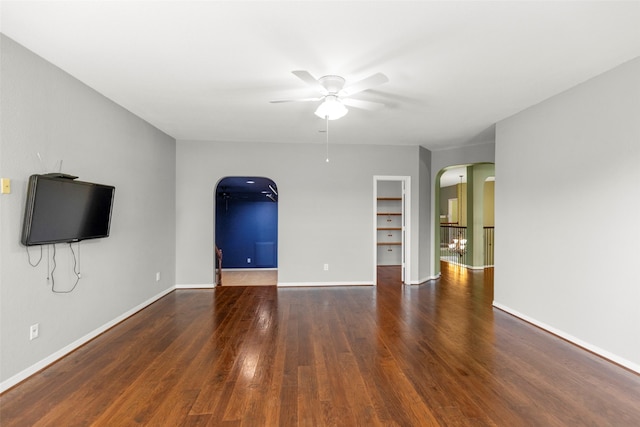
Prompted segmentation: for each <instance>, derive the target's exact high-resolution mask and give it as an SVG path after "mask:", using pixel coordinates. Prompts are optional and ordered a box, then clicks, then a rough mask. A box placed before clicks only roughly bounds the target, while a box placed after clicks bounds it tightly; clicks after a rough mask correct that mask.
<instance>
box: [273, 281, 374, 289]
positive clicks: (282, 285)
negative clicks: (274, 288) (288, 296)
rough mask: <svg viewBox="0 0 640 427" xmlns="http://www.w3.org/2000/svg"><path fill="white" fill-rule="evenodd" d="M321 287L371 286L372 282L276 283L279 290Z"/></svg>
mask: <svg viewBox="0 0 640 427" xmlns="http://www.w3.org/2000/svg"><path fill="white" fill-rule="evenodd" d="M323 286H373V282H278V287H279V288H295V287H301V288H304V287H306V288H309V287H323Z"/></svg>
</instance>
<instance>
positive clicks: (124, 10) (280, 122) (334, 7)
mask: <svg viewBox="0 0 640 427" xmlns="http://www.w3.org/2000/svg"><path fill="white" fill-rule="evenodd" d="M1 7H2V10H1V11H0V12H1V14H2V17H1V26H0V30H1V31H2V32H3V33H5V34H6V35H8V36H9V37H11V38H13V39H14V40H16V41H17V42H19V43H20V44H22V45H24V46H25V47H27V48H28V49H30V50H32V51H34V52H35V53H37V54H39V55H41V56H42V57H44V58H45V59H47V60H48V61H50V62H52V63H53V64H55V65H57V66H59V67H60V68H62V69H63V70H65V71H67V72H68V73H70V74H72V75H73V76H75V77H76V78H78V79H79V80H81V81H83V82H85V83H86V84H87V85H89V86H91V87H92V88H94V89H95V90H97V91H98V92H100V93H102V94H104V95H105V96H107V97H109V98H110V99H112V100H113V101H115V102H117V103H118V104H120V105H122V106H123V107H125V108H126V109H128V110H130V111H132V112H133V113H135V114H137V115H138V116H140V117H142V118H144V119H145V120H147V121H149V122H150V123H152V124H153V125H155V126H156V127H158V128H160V129H161V130H163V131H164V132H166V133H168V134H169V135H171V136H173V137H175V138H177V139H194V140H217V141H269V142H300V143H313V142H316V143H322V142H324V138H325V136H324V134H323V133H320V132H318V131H319V130H321V129H323V128H324V123H323V121H322V120H321V119H319V118H317V117H316V116H315V115H314V114H313V112H314V110H315V107H316V104H315V103H286V104H271V103H269V101H270V100H275V99H283V98H292V97H309V96H314V95H315V93H314V92H313V91H310V90H309V88H308V86H306V85H305V84H304V83H303V82H302V81H300V80H299V79H298V78H297V77H295V76H294V75H293V74H291V71H292V70H308V71H309V72H310V73H311V74H313V75H314V76H315V77H320V76H322V75H325V74H339V75H341V76H343V77H345V78H346V79H347V84H348V83H349V82H354V81H357V80H360V79H362V78H365V77H367V76H369V75H371V74H374V73H377V72H381V73H384V74H385V75H387V76H388V78H389V82H388V83H386V84H384V85H382V86H379V87H377V88H375V89H372V90H370V91H366V92H362V93H360V94H358V95H357V96H355V97H358V98H360V99H366V100H372V101H379V102H384V103H385V104H386V107H385V108H384V109H382V110H378V111H364V110H357V109H355V108H350V111H349V114H348V115H347V116H346V117H344V118H342V119H340V120H337V121H333V122H331V123H330V128H331V131H330V132H331V133H330V135H331V142H332V143H370V144H404V145H422V146H424V147H427V148H430V149H442V148H447V147H453V146H462V145H465V144H473V143H478V142H483V141H486V140H489V139H491V138H492V137H493V124H494V123H496V122H498V121H500V120H502V119H504V118H506V117H509V116H510V115H512V114H514V113H517V112H519V111H521V110H523V109H525V108H527V107H529V106H531V105H533V104H536V103H538V102H540V101H542V100H544V99H546V98H548V97H550V96H553V95H555V94H557V93H559V92H562V91H564V90H566V89H568V88H570V87H572V86H574V85H576V84H579V83H581V82H583V81H585V80H587V79H589V78H591V77H593V76H595V75H598V74H600V73H602V72H604V71H607V70H609V69H611V68H613V67H615V66H617V65H619V64H621V63H623V62H626V61H628V60H630V59H632V58H634V57H637V56H640V25H639V24H638V23H639V22H640V2H638V1H627V2H611V1H603V2H583V1H552V2H539V1H534V2H521V1H510V2H507V1H503V2H484V1H471V2H457V1H446V2H434V1H377V2H373V1H354V2H344V1H278V2H272V1H256V2H246V1H165V2H158V1H44V2H35V1H18V2H14V1H2V3H1Z"/></svg>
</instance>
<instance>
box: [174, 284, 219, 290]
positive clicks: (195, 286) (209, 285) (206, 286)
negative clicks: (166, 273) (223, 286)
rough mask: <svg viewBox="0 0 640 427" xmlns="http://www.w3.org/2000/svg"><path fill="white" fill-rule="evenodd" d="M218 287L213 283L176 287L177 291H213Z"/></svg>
mask: <svg viewBox="0 0 640 427" xmlns="http://www.w3.org/2000/svg"><path fill="white" fill-rule="evenodd" d="M215 287H216V285H214V284H213V283H202V284H191V285H189V284H181V285H176V287H175V288H176V289H213V288H215Z"/></svg>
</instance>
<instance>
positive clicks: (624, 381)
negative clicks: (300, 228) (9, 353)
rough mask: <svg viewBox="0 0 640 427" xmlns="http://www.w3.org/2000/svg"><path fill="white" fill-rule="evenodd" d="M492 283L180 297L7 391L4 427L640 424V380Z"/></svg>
mask: <svg viewBox="0 0 640 427" xmlns="http://www.w3.org/2000/svg"><path fill="white" fill-rule="evenodd" d="M492 274H493V272H492V270H485V271H484V272H482V271H481V272H471V271H467V270H465V269H460V268H456V267H451V268H449V267H448V266H447V264H443V276H442V278H441V279H439V280H438V281H436V282H432V283H428V284H424V285H420V286H411V287H404V286H402V285H400V276H399V274H398V270H397V269H394V268H381V269H380V272H379V285H378V286H377V287H337V288H335V287H333V288H330V287H326V288H281V289H278V288H276V287H220V288H216V289H213V290H178V291H175V292H172V293H171V294H169V295H167V296H166V297H164V298H163V299H161V300H160V301H158V302H156V303H154V304H153V305H151V306H150V307H148V308H147V309H145V310H143V311H142V312H140V313H138V314H137V315H135V316H133V317H131V318H130V319H128V320H126V321H125V322H123V323H121V324H119V325H117V326H116V327H114V328H112V329H111V330H109V331H107V332H106V333H105V334H103V335H101V336H100V337H98V338H96V339H94V340H93V341H91V342H90V343H88V344H86V345H84V346H83V347H81V348H80V349H78V350H77V351H75V352H73V353H71V354H70V355H68V356H67V357H65V358H64V359H62V360H60V361H59V362H57V363H55V364H53V365H52V366H50V367H49V368H47V369H45V370H43V371H41V372H40V373H38V374H36V375H34V376H33V377H31V378H29V379H28V380H27V381H25V382H23V383H22V384H20V385H18V386H16V387H14V388H13V389H11V390H9V391H7V392H5V393H4V394H3V395H2V396H0V425H2V426H3V427H8V426H88V425H95V426H128V425H149V426H205V425H209V426H278V425H279V426H306V425H309V426H312V425H315V426H333V425H335V426H376V425H382V426H430V425H434V426H435V425H443V426H485V425H487V426H587V425H589V426H617V427H619V426H638V425H640V376H638V375H636V374H634V373H632V372H630V371H627V370H625V369H623V368H621V367H619V366H616V365H614V364H612V363H609V362H607V361H605V360H603V359H601V358H599V357H597V356H595V355H593V354H591V353H589V352H587V351H584V350H582V349H580V348H577V347H575V346H573V345H571V344H569V343H567V342H565V341H563V340H561V339H559V338H557V337H555V336H553V335H550V334H548V333H546V332H544V331H542V330H540V329H538V328H536V327H534V326H532V325H529V324H527V323H525V322H523V321H521V320H518V319H516V318H514V317H512V316H510V315H508V314H506V313H503V312H501V311H499V310H496V309H493V308H492V307H491V302H492V298H493V296H492V294H493V277H492Z"/></svg>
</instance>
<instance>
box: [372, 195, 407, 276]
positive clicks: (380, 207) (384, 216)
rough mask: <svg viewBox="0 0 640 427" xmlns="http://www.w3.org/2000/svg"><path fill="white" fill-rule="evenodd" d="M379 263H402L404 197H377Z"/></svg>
mask: <svg viewBox="0 0 640 427" xmlns="http://www.w3.org/2000/svg"><path fill="white" fill-rule="evenodd" d="M376 217H377V224H376V229H377V238H376V245H377V246H378V258H377V260H378V265H401V264H402V224H403V221H402V197H378V198H377V210H376Z"/></svg>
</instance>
